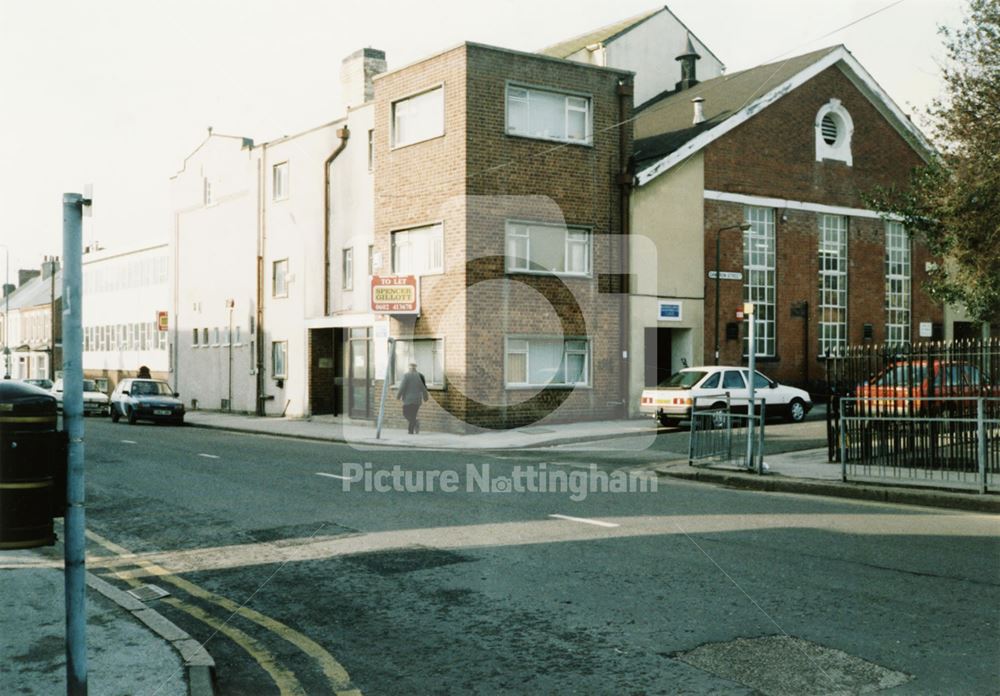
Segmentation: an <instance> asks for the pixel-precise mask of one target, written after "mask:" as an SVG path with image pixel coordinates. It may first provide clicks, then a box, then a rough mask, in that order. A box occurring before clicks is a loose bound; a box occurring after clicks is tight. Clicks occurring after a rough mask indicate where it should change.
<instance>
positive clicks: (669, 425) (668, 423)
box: [657, 415, 681, 428]
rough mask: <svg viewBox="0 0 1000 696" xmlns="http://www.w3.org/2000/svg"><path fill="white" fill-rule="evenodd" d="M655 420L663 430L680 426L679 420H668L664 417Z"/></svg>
mask: <svg viewBox="0 0 1000 696" xmlns="http://www.w3.org/2000/svg"><path fill="white" fill-rule="evenodd" d="M657 420H658V421H660V425H661V426H663V427H664V428H674V427H676V426H678V425H680V424H681V419H680V418H668V417H667V416H664V415H660V416H658V417H657Z"/></svg>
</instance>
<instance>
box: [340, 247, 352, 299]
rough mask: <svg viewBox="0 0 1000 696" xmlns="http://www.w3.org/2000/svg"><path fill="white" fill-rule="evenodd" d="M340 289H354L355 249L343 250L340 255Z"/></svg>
mask: <svg viewBox="0 0 1000 696" xmlns="http://www.w3.org/2000/svg"><path fill="white" fill-rule="evenodd" d="M340 272H341V278H340V287H341V289H342V290H353V289H354V247H347V248H346V249H342V250H341V253H340Z"/></svg>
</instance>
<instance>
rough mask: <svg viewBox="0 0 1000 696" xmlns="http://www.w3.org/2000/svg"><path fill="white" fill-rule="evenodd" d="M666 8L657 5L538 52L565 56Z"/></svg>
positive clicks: (620, 31)
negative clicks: (654, 7) (653, 8)
mask: <svg viewBox="0 0 1000 696" xmlns="http://www.w3.org/2000/svg"><path fill="white" fill-rule="evenodd" d="M666 9H667V8H666V7H658V8H656V9H655V10H650V11H648V12H643V13H642V14H638V15H636V16H635V17H629V18H628V19H623V20H622V21H620V22H615V23H614V24H609V25H607V26H606V27H601V28H600V29H595V30H594V31H590V32H587V33H586V34H580V35H579V36H575V37H573V38H572V39H567V40H566V41H562V42H560V43H557V44H554V45H552V46H549V47H548V48H543V49H542V50H540V51H539V53H541V54H542V55H546V56H552V57H553V58H566V57H568V56H571V55H573V54H574V53H576V52H577V51H579V50H582V49H584V48H586V47H587V46H592V45H594V44H597V43H604V42H607V41H611V40H612V39H614V38H617V37H618V36H621V35H622V34H624V33H626V32H627V31H630V30H631V29H634V28H635V27H637V26H638V25H640V24H642V23H643V22H645V21H646V20H647V19H649V18H650V17H652V16H653V15H655V14H659V13H660V12H663V11H664V10H666ZM668 11H669V10H668Z"/></svg>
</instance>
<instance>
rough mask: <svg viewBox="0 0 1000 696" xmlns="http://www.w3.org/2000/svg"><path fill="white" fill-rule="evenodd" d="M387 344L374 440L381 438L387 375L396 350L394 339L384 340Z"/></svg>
mask: <svg viewBox="0 0 1000 696" xmlns="http://www.w3.org/2000/svg"><path fill="white" fill-rule="evenodd" d="M386 343H387V344H388V348H387V350H388V352H389V355H388V358H387V359H386V361H385V376H383V377H382V398H381V399H379V404H378V423H377V424H376V426H375V439H376V440H378V439H380V438H381V437H382V420H383V419H384V418H385V394H386V392H387V391H389V375H390V374H392V358H393V353H395V350H396V339H395V338H393V337H392V336H390V337H389V338H388V339H386Z"/></svg>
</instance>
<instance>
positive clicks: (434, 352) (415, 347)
mask: <svg viewBox="0 0 1000 696" xmlns="http://www.w3.org/2000/svg"><path fill="white" fill-rule="evenodd" d="M393 358H394V363H395V364H394V365H393V369H394V370H395V372H394V375H395V379H396V385H397V386H398V385H399V383H400V381H401V380H402V379H403V375H405V374H406V372H407V371H408V370H409V369H410V368H409V365H410V363H411V362H415V363H417V371H419V372H420V374H422V375H423V376H424V380H425V381H426V382H427V386H428V387H430V388H434V387H437V388H441V387H444V339H443V338H412V339H407V340H402V339H397V340H396V345H395V353H394V355H393Z"/></svg>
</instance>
